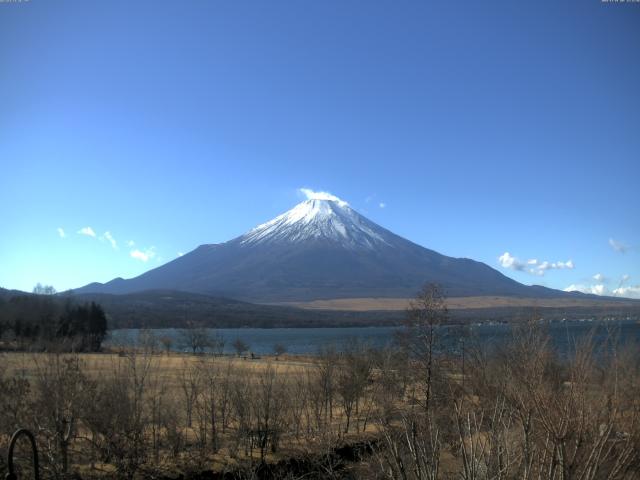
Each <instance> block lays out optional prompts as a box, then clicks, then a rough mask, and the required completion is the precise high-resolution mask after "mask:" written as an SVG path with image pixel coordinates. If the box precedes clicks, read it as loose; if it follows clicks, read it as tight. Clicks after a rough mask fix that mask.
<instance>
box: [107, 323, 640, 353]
mask: <svg viewBox="0 0 640 480" xmlns="http://www.w3.org/2000/svg"><path fill="white" fill-rule="evenodd" d="M398 328H399V327H349V328H219V329H215V330H214V329H210V332H211V334H214V333H215V334H220V335H222V337H223V339H224V342H225V345H224V353H234V349H233V346H232V344H233V342H234V341H235V340H236V339H240V340H242V341H243V342H244V343H246V344H247V345H249V351H251V352H253V353H255V354H257V355H264V354H271V353H273V347H274V345H276V344H282V345H284V346H285V347H286V349H287V352H288V353H292V354H316V353H317V352H318V351H319V350H320V349H321V348H323V347H328V346H334V347H335V348H336V349H338V350H340V349H344V348H345V346H347V345H352V344H354V343H356V342H357V343H360V344H365V345H369V346H372V347H377V348H380V347H385V346H390V345H391V344H392V343H393V341H394V338H395V332H396V331H397V330H398ZM440 328H441V333H442V336H443V337H444V338H449V339H450V340H448V342H449V343H450V345H449V347H450V350H453V351H455V350H457V349H458V348H459V347H458V338H459V335H457V332H459V331H460V327H453V326H444V327H440ZM545 328H547V329H548V331H549V333H550V335H551V339H552V342H553V344H554V346H555V347H556V348H557V349H558V350H559V351H560V352H566V351H568V350H569V347H570V346H571V345H573V344H574V342H575V341H576V340H577V339H579V338H581V337H584V336H585V335H587V334H589V333H590V332H591V331H594V338H595V341H596V342H602V341H603V339H605V338H607V336H609V335H610V332H614V333H615V334H616V335H617V336H618V338H619V339H620V341H621V342H622V343H624V342H629V341H631V342H635V344H636V345H640V323H638V321H636V320H616V321H608V322H607V321H605V322H602V321H600V322H595V321H593V322H592V321H566V322H549V323H545ZM594 329H595V330H594ZM465 330H466V332H465V335H467V336H469V337H471V338H474V339H476V340H477V341H480V342H482V343H490V344H500V343H502V342H504V341H506V340H507V339H508V338H509V337H510V335H511V326H510V325H508V324H476V325H470V326H467V327H465ZM140 331H141V330H138V329H123V330H113V331H111V332H110V336H109V339H108V340H107V342H106V344H107V345H112V346H120V345H122V346H136V345H137V344H138V343H139V342H138V337H139V333H140ZM152 332H153V335H154V336H155V337H157V338H158V339H159V338H162V337H170V338H171V339H172V340H173V342H172V343H173V345H172V350H174V351H187V350H188V349H187V347H186V346H185V345H181V343H183V342H182V341H181V339H182V329H176V328H169V329H156V330H152ZM454 337H455V338H456V340H455V341H454V340H452V339H453V338H454Z"/></svg>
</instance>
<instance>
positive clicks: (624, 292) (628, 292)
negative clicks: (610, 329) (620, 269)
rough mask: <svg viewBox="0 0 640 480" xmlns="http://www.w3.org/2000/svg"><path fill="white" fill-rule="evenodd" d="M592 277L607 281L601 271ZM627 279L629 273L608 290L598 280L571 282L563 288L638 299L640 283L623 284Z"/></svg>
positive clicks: (569, 290)
mask: <svg viewBox="0 0 640 480" xmlns="http://www.w3.org/2000/svg"><path fill="white" fill-rule="evenodd" d="M593 278H594V279H595V280H596V281H598V280H602V281H604V282H606V281H607V277H605V276H604V275H602V274H601V273H597V274H596V275H594V276H593ZM627 280H629V275H623V276H622V278H621V280H620V284H619V285H618V288H614V289H613V290H610V289H609V288H608V287H607V286H606V285H605V284H604V283H602V282H600V281H599V282H598V283H596V284H594V285H584V284H572V285H569V286H568V287H567V288H565V289H564V291H565V292H572V291H578V292H582V293H592V294H594V295H615V296H617V297H626V298H637V299H640V285H629V286H624V285H623V284H624V283H625V282H626V281H627Z"/></svg>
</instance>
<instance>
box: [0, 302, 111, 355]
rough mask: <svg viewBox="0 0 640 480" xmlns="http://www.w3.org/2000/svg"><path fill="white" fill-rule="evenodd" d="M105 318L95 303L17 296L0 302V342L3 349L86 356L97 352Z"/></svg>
mask: <svg viewBox="0 0 640 480" xmlns="http://www.w3.org/2000/svg"><path fill="white" fill-rule="evenodd" d="M106 334H107V318H106V315H105V312H104V310H103V309H102V307H101V306H100V305H98V304H97V303H94V302H91V303H84V304H77V303H75V302H74V301H73V300H72V299H70V298H64V299H63V298H58V297H54V296H52V295H16V296H13V297H10V298H8V299H4V300H2V301H0V339H1V341H2V344H3V346H4V347H5V348H7V347H9V348H10V347H13V348H18V349H26V348H29V349H36V350H37V349H47V348H48V347H50V346H51V345H54V344H55V345H57V346H58V347H60V346H62V347H64V348H66V349H69V350H74V351H80V352H83V351H84V352H86V351H97V350H100V346H101V344H102V341H103V340H104V338H105V336H106Z"/></svg>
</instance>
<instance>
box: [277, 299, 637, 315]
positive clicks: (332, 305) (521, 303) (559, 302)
mask: <svg viewBox="0 0 640 480" xmlns="http://www.w3.org/2000/svg"><path fill="white" fill-rule="evenodd" d="M410 301H411V299H410V298H337V299H329V300H313V301H309V302H283V303H279V304H278V305H288V306H293V307H298V308H304V309H310V310H342V311H356V312H366V311H398V310H406V309H407V308H408V307H409V302H410ZM446 304H447V307H448V308H449V309H450V310H464V309H475V308H501V307H538V308H546V307H551V308H575V307H598V308H608V307H613V308H621V307H634V308H637V307H638V302H637V301H633V300H629V301H625V300H615V301H611V300H609V301H608V300H600V299H589V298H584V299H578V298H576V299H574V298H550V299H542V298H519V297H499V296H486V297H449V298H447V299H446Z"/></svg>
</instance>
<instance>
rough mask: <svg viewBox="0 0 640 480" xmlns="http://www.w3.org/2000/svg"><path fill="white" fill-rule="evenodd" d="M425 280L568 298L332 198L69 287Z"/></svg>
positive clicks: (276, 295)
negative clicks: (136, 269)
mask: <svg viewBox="0 0 640 480" xmlns="http://www.w3.org/2000/svg"><path fill="white" fill-rule="evenodd" d="M426 282H436V283H439V284H440V285H441V286H442V287H443V289H444V291H445V293H446V295H447V296H450V297H469V296H510V297H528V298H556V297H570V296H575V295H578V294H575V293H567V292H561V291H558V290H552V289H548V288H545V287H540V286H525V285H523V284H521V283H518V282H516V281H515V280H512V279H510V278H508V277H506V276H505V275H503V274H501V273H500V272H498V271H496V270H494V269H493V268H491V267H489V266H488V265H486V264H484V263H481V262H477V261H474V260H471V259H467V258H453V257H448V256H445V255H442V254H440V253H437V252H435V251H433V250H429V249H427V248H424V247H422V246H420V245H417V244H415V243H413V242H411V241H409V240H406V239H404V238H402V237H400V236H398V235H395V234H394V233H392V232H390V231H389V230H386V229H385V228H383V227H381V226H379V225H377V224H375V223H374V222H372V221H370V220H368V219H367V218H365V217H364V216H362V215H360V214H359V213H357V212H356V211H355V210H353V209H352V208H351V207H350V206H349V205H348V204H347V203H346V202H343V201H341V200H339V199H337V198H335V197H332V198H327V199H310V200H306V201H304V202H302V203H300V204H298V205H296V206H295V207H294V208H293V209H291V210H289V211H288V212H285V213H284V214H282V215H280V216H278V217H276V218H274V219H273V220H271V221H269V222H267V223H263V224H262V225H258V226H257V227H255V228H254V229H252V230H250V231H248V232H247V233H245V234H244V235H241V236H240V237H237V238H234V239H232V240H229V241H227V242H224V243H220V244H209V245H201V246H199V247H198V248H196V249H195V250H193V251H191V252H189V253H187V254H185V255H183V256H181V257H179V258H177V259H175V260H173V261H171V262H169V263H167V264H165V265H162V266H160V267H157V268H154V269H153V270H150V271H148V272H146V273H144V274H142V275H140V276H138V277H135V278H132V279H128V280H125V279H122V278H117V279H114V280H112V281H110V282H107V283H105V284H101V283H92V284H89V285H86V286H84V287H82V288H80V289H77V290H76V293H111V294H125V293H134V292H141V291H145V290H161V289H162V290H180V291H185V292H192V293H200V294H208V295H218V296H225V297H231V298H236V299H242V300H247V301H252V302H259V303H272V302H295V301H311V300H323V299H344V298H358V297H360V298H362V297H366V298H372V297H377V298H410V297H413V296H414V295H415V293H416V291H417V290H418V289H419V288H420V287H421V286H422V285H423V284H424V283H426Z"/></svg>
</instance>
